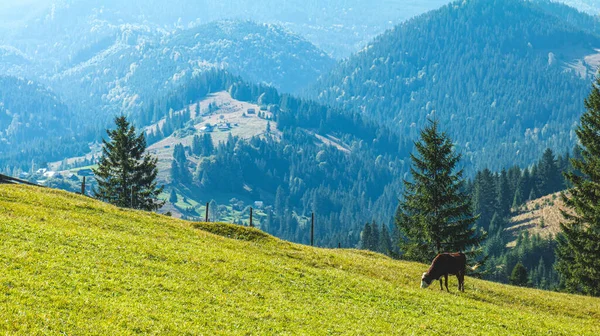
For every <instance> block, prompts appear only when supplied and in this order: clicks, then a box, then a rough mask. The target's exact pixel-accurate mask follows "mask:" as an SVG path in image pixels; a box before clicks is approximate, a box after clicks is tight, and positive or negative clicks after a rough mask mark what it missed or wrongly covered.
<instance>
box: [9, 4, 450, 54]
mask: <svg viewBox="0 0 600 336" xmlns="http://www.w3.org/2000/svg"><path fill="white" fill-rule="evenodd" d="M446 3H448V0H420V1H417V0H374V1H370V2H365V1H362V0H330V1H326V2H323V1H315V0H311V1H300V0H287V1H275V0H254V1H250V0H238V1H207V0H202V1H194V0H170V1H167V0H147V1H139V0H137V1H135V0H134V1H117V0H86V1H82V0H62V1H49V0H27V1H25V2H23V4H21V5H20V6H17V5H12V6H9V5H4V8H3V7H0V9H3V10H4V11H5V12H7V14H6V17H7V19H10V22H7V25H8V26H9V27H11V28H12V29H9V30H8V31H7V34H4V35H5V37H4V40H5V41H12V42H16V43H18V44H19V48H24V49H27V50H28V51H26V53H28V54H29V51H31V52H33V51H35V50H37V51H40V49H53V50H55V53H53V54H51V55H49V56H50V57H55V56H58V55H60V54H62V53H64V51H65V50H67V49H68V47H69V46H70V45H71V41H73V40H76V41H79V42H86V41H88V42H89V41H90V37H94V36H99V35H101V34H102V33H103V32H106V31H109V30H111V29H112V28H111V27H113V28H114V27H115V26H118V25H121V24H133V25H146V26H149V27H151V28H153V29H160V30H165V31H169V32H170V31H173V30H174V29H181V28H189V27H191V26H197V25H202V24H206V23H209V22H212V21H215V20H231V19H235V20H253V21H257V22H264V23H271V24H277V25H281V26H284V27H286V28H287V29H289V30H291V31H293V32H295V33H296V34H300V35H302V36H305V37H306V38H307V39H308V40H309V41H311V42H312V43H314V44H316V45H317V46H319V47H320V48H321V49H324V50H326V51H327V52H328V53H329V54H331V55H333V56H334V57H338V58H342V57H346V56H347V55H349V54H350V53H352V52H354V51H356V50H358V49H360V48H361V47H362V46H364V44H366V43H367V42H368V41H369V40H370V39H371V38H373V37H374V36H376V35H377V34H380V33H382V32H383V31H385V30H386V29H388V28H390V27H392V26H393V25H394V24H397V23H400V22H402V21H403V20H406V19H409V18H411V17H413V16H415V15H418V14H421V13H424V12H426V11H428V10H432V9H435V8H438V7H439V6H442V5H444V4H446ZM0 6H2V5H1V4H0ZM7 6H8V8H6V7H7ZM0 13H2V11H1V10H0ZM0 15H2V14H0ZM0 17H1V16H0ZM72 18H77V19H75V20H73V19H72ZM8 23H10V24H8ZM98 25H101V26H102V28H101V29H100V30H94V29H92V28H93V27H96V26H98ZM1 28H2V25H1V24H0V29H1ZM6 36H7V37H8V39H6ZM2 40H3V37H0V43H2V42H1V41H2ZM92 40H93V38H92ZM12 42H11V43H12ZM11 43H9V44H11ZM40 46H43V47H41V48H40ZM65 48H67V49H65ZM56 51H61V52H56Z"/></svg>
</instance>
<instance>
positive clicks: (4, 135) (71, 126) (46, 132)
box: [0, 76, 83, 171]
mask: <svg viewBox="0 0 600 336" xmlns="http://www.w3.org/2000/svg"><path fill="white" fill-rule="evenodd" d="M78 124H79V121H78V119H77V118H75V116H74V115H73V113H72V112H71V111H70V110H69V108H68V107H67V105H66V104H65V103H63V102H62V101H61V100H60V99H59V98H58V97H57V96H56V94H54V93H53V92H52V91H50V90H49V89H47V88H46V87H44V86H42V85H40V84H38V83H35V82H33V81H30V80H24V79H18V78H14V77H3V76H0V162H2V166H3V168H5V169H6V168H7V167H12V168H18V167H22V164H23V163H24V162H28V163H31V162H35V164H38V166H39V165H40V164H42V163H45V162H46V161H47V160H52V159H54V160H56V159H61V158H62V157H64V156H65V155H73V154H72V153H75V154H77V153H81V151H82V149H83V148H82V147H81V146H78V145H77V144H76V143H75V142H76V141H75V140H74V136H75V134H76V132H75V129H76V128H77V125H78ZM9 171H10V169H9Z"/></svg>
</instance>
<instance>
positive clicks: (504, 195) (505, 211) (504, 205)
mask: <svg viewBox="0 0 600 336" xmlns="http://www.w3.org/2000/svg"><path fill="white" fill-rule="evenodd" d="M497 203H498V214H499V215H500V216H502V217H508V216H510V207H511V205H512V203H513V199H511V196H510V183H509V181H508V173H507V172H506V170H502V173H501V174H500V177H499V179H498V200H497Z"/></svg>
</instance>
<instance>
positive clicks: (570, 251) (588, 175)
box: [556, 77, 600, 296]
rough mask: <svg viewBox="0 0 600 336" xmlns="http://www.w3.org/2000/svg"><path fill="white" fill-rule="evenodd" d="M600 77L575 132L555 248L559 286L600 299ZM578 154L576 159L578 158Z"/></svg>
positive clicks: (586, 102) (593, 87)
mask: <svg viewBox="0 0 600 336" xmlns="http://www.w3.org/2000/svg"><path fill="white" fill-rule="evenodd" d="M599 86H600V77H598V78H597V79H596V83H595V84H594V85H593V86H592V92H591V93H590V95H589V97H588V98H587V99H586V100H585V108H586V110H587V111H586V112H585V113H584V114H583V116H582V117H581V125H580V126H579V127H578V128H577V129H576V131H575V132H576V134H577V137H578V138H579V142H580V143H581V150H580V154H579V155H580V158H573V159H571V163H572V165H573V168H574V170H575V172H567V173H565V177H566V179H567V180H568V181H569V182H570V183H571V184H572V185H573V187H572V188H571V189H570V190H569V191H568V193H563V194H562V199H563V201H564V202H565V204H566V205H567V206H568V207H569V208H570V209H571V210H572V212H571V213H568V212H566V211H563V216H564V218H565V220H566V222H564V223H561V228H562V234H561V235H559V237H558V238H559V239H558V247H557V257H558V261H557V266H556V269H557V271H558V272H559V273H560V277H561V286H562V287H563V288H564V289H566V290H568V291H570V292H577V293H583V294H587V295H593V296H600V267H598V260H600V89H599ZM579 155H578V156H579Z"/></svg>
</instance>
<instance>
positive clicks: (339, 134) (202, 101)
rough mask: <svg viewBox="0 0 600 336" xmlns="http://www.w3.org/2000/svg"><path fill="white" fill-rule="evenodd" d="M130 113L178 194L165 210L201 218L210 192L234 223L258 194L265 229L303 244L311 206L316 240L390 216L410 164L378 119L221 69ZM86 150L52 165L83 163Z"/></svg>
mask: <svg viewBox="0 0 600 336" xmlns="http://www.w3.org/2000/svg"><path fill="white" fill-rule="evenodd" d="M251 110H252V112H250V111H251ZM130 118H131V120H132V121H133V122H134V123H135V124H136V125H137V126H138V130H141V129H144V130H145V132H146V136H147V139H148V144H149V148H148V151H149V153H151V154H152V155H155V156H157V157H158V159H159V162H158V163H159V165H158V168H159V182H160V183H161V184H165V185H166V186H167V189H166V190H167V191H168V192H171V191H173V192H175V193H176V194H177V195H179V197H178V199H181V200H182V201H181V202H178V201H174V202H169V204H168V207H167V208H165V209H163V211H171V212H172V214H173V215H176V216H183V217H185V218H190V219H199V218H203V216H204V211H205V208H204V204H206V203H207V202H209V201H212V200H214V201H215V202H216V204H215V206H214V207H213V208H215V209H217V208H218V209H219V210H218V211H215V213H214V216H213V217H212V218H216V219H221V220H222V219H224V218H229V219H230V220H231V221H235V222H238V221H240V220H241V219H246V218H247V216H248V213H247V211H248V208H247V206H248V205H252V204H254V202H256V201H259V202H261V203H262V204H264V209H263V210H264V212H263V213H264V214H265V218H262V219H261V220H260V221H261V222H263V221H264V223H265V225H264V229H265V231H267V232H269V233H271V234H274V235H277V236H278V237H281V238H285V239H287V240H290V241H294V242H303V243H306V242H308V239H309V237H308V233H307V231H306V230H305V227H306V226H305V225H306V221H307V218H309V217H310V216H311V213H315V218H316V220H318V221H319V222H320V223H322V225H323V227H322V231H321V235H320V236H319V238H318V242H319V244H321V246H331V247H333V246H338V244H342V245H343V246H355V244H356V242H357V241H358V235H359V234H360V230H361V228H362V226H363V225H364V223H365V221H372V220H374V219H377V220H378V221H381V222H385V223H388V222H389V220H390V218H391V214H392V213H393V211H394V208H395V206H396V202H397V195H398V192H399V191H398V190H399V186H400V185H401V181H402V178H403V176H404V174H405V173H406V172H407V170H408V166H407V164H406V163H405V162H404V161H403V159H404V158H405V157H406V156H407V155H408V148H410V145H409V144H406V143H403V142H402V141H401V140H400V138H399V137H398V136H396V135H394V134H392V132H390V130H389V129H387V128H386V127H381V126H380V125H378V124H376V123H374V122H371V121H368V120H365V118H363V117H362V116H360V115H359V114H357V113H349V112H346V111H343V110H338V109H333V108H328V107H326V106H323V105H320V104H317V103H315V102H313V101H309V100H302V99H298V98H296V97H294V96H291V95H289V94H280V93H279V92H278V91H277V90H275V89H274V88H273V87H271V86H265V85H255V84H249V83H248V82H245V81H243V80H242V79H241V78H240V77H237V76H232V75H231V74H229V73H227V72H225V71H217V70H211V71H207V72H203V73H199V74H197V75H196V76H194V77H193V78H192V79H190V80H189V81H188V82H186V83H185V84H183V85H182V86H180V87H179V88H177V89H175V90H173V91H172V92H170V93H169V94H168V95H166V96H163V97H159V98H157V99H156V100H154V101H151V102H149V103H147V104H145V105H144V108H143V109H142V111H140V112H139V113H133V114H132V115H131V116H130ZM207 124H208V125H209V127H207ZM207 128H210V130H207ZM98 136H102V134H98ZM207 143H210V146H208V145H207ZM89 154H90V155H88V156H87V157H85V158H84V157H76V158H69V159H66V160H64V161H62V162H54V163H52V165H51V168H52V169H59V168H58V167H61V168H60V169H61V170H65V169H77V168H80V167H81V166H82V165H83V166H87V165H90V164H92V162H89V160H90V159H91V156H92V155H93V154H97V153H94V152H92V153H89ZM57 161H60V160H57ZM63 163H64V164H63ZM23 165H27V162H24V163H23ZM72 172H74V170H72ZM63 175H68V174H63ZM32 179H33V180H40V179H42V178H41V177H38V176H33V177H32ZM88 183H91V181H88ZM75 188H78V187H73V188H72V190H75ZM168 196H169V195H168V194H165V195H162V197H163V198H165V199H166V198H167V197H168ZM240 204H241V205H240ZM257 223H258V220H257ZM267 223H268V224H267Z"/></svg>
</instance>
